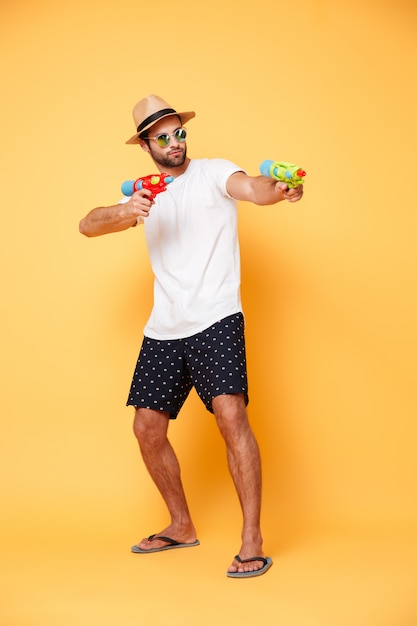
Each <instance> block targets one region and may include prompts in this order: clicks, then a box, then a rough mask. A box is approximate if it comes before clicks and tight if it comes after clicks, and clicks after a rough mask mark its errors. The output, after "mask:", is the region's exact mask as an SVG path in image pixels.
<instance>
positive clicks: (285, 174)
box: [260, 161, 306, 187]
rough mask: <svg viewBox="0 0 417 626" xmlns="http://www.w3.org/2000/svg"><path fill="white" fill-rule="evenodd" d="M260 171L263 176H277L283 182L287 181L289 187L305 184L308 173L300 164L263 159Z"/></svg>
mask: <svg viewBox="0 0 417 626" xmlns="http://www.w3.org/2000/svg"><path fill="white" fill-rule="evenodd" d="M260 172H261V174H262V176H266V177H267V178H275V179H276V180H279V181H280V182H281V183H286V184H287V185H288V187H298V185H303V184H304V176H305V175H306V172H305V171H304V170H303V169H302V168H301V167H299V165H294V163H287V162H286V161H262V163H261V166H260Z"/></svg>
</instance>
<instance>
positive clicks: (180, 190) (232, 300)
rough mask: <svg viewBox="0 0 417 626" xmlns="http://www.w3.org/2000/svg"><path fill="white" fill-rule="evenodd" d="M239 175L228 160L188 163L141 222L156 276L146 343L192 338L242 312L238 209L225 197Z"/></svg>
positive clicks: (158, 196) (234, 166) (159, 195)
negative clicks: (232, 179)
mask: <svg viewBox="0 0 417 626" xmlns="http://www.w3.org/2000/svg"><path fill="white" fill-rule="evenodd" d="M238 171H242V170H241V168H239V167H238V166H237V165H235V164H234V163H232V162H230V161H226V160H224V159H197V160H191V161H190V164H189V166H188V168H187V170H186V171H185V173H184V174H182V175H181V176H179V177H178V178H175V180H174V181H173V182H172V183H170V184H169V185H168V186H167V189H166V191H164V192H163V193H160V194H158V195H157V196H156V199H155V204H154V206H153V207H152V210H151V212H150V215H149V217H147V218H146V219H145V220H144V226H145V233H146V242H147V246H148V251H149V257H150V261H151V265H152V269H153V272H154V276H155V281H154V306H153V309H152V312H151V315H150V317H149V319H148V321H147V323H146V326H145V329H144V334H145V336H147V337H150V338H153V339H180V338H184V337H190V336H191V335H194V334H196V333H198V332H201V331H202V330H204V329H206V328H208V327H209V326H211V324H213V323H215V322H217V321H219V320H220V319H222V318H224V317H226V316H228V315H233V314H235V313H238V312H240V311H241V310H242V305H241V299H240V251H239V241H238V230H237V202H236V201H235V200H234V199H233V198H231V197H230V196H229V194H228V193H227V191H226V182H227V180H228V178H229V177H230V176H231V174H233V173H235V172H238Z"/></svg>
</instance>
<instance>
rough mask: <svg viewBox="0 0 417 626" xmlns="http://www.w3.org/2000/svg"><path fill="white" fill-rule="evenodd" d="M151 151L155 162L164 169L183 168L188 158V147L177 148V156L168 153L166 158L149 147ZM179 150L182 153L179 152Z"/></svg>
mask: <svg viewBox="0 0 417 626" xmlns="http://www.w3.org/2000/svg"><path fill="white" fill-rule="evenodd" d="M149 149H150V152H151V156H152V158H153V160H154V161H155V162H156V163H158V164H159V165H162V166H163V167H181V165H184V163H185V159H186V158H187V148H186V146H184V147H181V148H177V150H176V151H175V154H171V153H169V152H168V153H167V154H166V155H164V156H162V155H161V154H156V153H155V152H154V151H153V150H152V148H151V147H149ZM179 150H180V151H181V152H178V151H179Z"/></svg>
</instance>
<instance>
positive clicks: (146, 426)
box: [133, 408, 169, 443]
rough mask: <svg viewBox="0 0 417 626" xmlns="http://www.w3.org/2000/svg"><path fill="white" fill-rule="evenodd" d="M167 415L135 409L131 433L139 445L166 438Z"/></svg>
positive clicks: (149, 410)
mask: <svg viewBox="0 0 417 626" xmlns="http://www.w3.org/2000/svg"><path fill="white" fill-rule="evenodd" d="M168 421H169V415H168V413H164V412H162V411H153V410H152V409H141V408H137V409H136V412H135V418H134V420H133V432H134V434H135V437H136V439H137V440H138V441H139V443H144V442H146V441H154V442H155V441H156V440H157V439H159V438H164V437H166V433H167V429H168Z"/></svg>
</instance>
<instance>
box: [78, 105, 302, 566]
mask: <svg viewBox="0 0 417 626" xmlns="http://www.w3.org/2000/svg"><path fill="white" fill-rule="evenodd" d="M194 116H195V113H194V112H193V111H188V112H177V111H175V110H174V109H173V108H172V107H171V106H170V105H169V104H168V103H167V102H165V101H164V100H163V99H162V98H160V97H159V96H155V95H150V96H148V97H146V98H144V99H143V100H140V101H139V102H138V103H137V104H136V105H135V107H134V109H133V118H134V122H135V126H136V129H137V130H136V133H135V134H134V135H133V137H131V138H130V139H129V140H128V141H127V142H126V143H129V144H139V145H140V147H141V148H142V149H143V150H144V151H145V152H147V153H148V154H149V156H150V157H151V159H152V161H153V164H154V166H155V167H156V168H157V169H158V170H159V172H165V173H166V174H167V175H169V176H172V177H173V179H174V180H173V182H171V183H170V184H169V185H168V186H167V189H166V190H165V191H164V192H162V193H159V194H158V195H157V196H156V197H155V199H154V200H152V199H151V197H150V196H151V192H150V191H149V190H147V189H141V190H139V191H136V192H135V193H133V195H132V196H131V197H130V198H124V200H123V201H122V202H121V203H119V204H117V205H115V206H109V207H100V208H97V209H93V210H92V211H90V213H88V214H87V215H86V217H85V218H84V219H82V220H81V222H80V231H81V233H83V234H84V235H86V236H87V237H94V236H97V235H104V234H106V233H112V232H117V231H122V230H126V229H128V228H131V227H135V226H136V225H137V224H144V227H145V233H146V241H147V247H148V252H149V255H150V260H151V264H152V269H153V273H154V306H153V309H152V312H151V315H150V318H149V320H148V322H147V324H146V326H145V329H144V340H143V344H142V347H141V350H140V354H139V358H138V363H137V366H136V370H135V372H134V375H133V380H132V385H131V389H130V393H129V398H128V401H127V404H128V405H132V406H134V407H135V409H136V412H135V418H134V433H135V435H136V437H137V440H138V443H139V447H140V451H141V454H142V457H143V460H144V463H145V465H146V467H147V470H148V471H149V473H150V475H151V477H152V479H153V481H154V482H155V484H156V486H157V488H158V489H159V491H160V493H161V495H162V497H163V499H164V501H165V503H166V505H167V508H168V511H169V513H170V516H171V521H170V524H169V525H168V526H167V527H166V528H165V529H164V530H162V531H161V532H160V533H157V534H155V535H151V536H150V537H148V538H146V539H142V541H140V542H139V543H138V544H137V545H135V546H133V547H132V551H133V552H136V553H144V552H155V551H161V550H167V549H173V548H183V547H192V546H196V545H198V544H199V542H198V539H197V536H196V530H195V528H194V525H193V522H192V519H191V515H190V512H189V509H188V505H187V500H186V497H185V494H184V490H183V486H182V482H181V477H180V468H179V465H178V461H177V458H176V456H175V453H174V450H173V449H172V447H171V444H170V442H169V440H168V438H167V431H168V424H169V419H175V418H176V417H177V415H178V413H179V411H180V408H181V406H182V404H183V403H184V401H185V399H186V397H187V396H188V393H189V391H190V389H191V387H192V386H194V387H195V389H196V390H197V393H198V394H199V396H200V398H201V400H202V401H203V402H204V404H205V406H206V408H207V409H208V410H209V411H210V412H212V413H213V414H214V416H215V419H216V422H217V425H218V427H219V430H220V433H221V435H222V436H223V438H224V441H225V444H226V451H227V459H228V465H229V469H230V473H231V476H232V479H233V481H234V485H235V488H236V491H237V494H238V497H239V501H240V505H241V508H242V514H243V528H242V543H241V547H240V550H239V553H238V555H236V557H235V558H234V560H233V562H232V564H231V565H230V566H229V568H228V570H227V575H228V576H230V577H240V578H242V577H250V576H259V575H260V574H263V573H265V572H266V571H267V569H268V568H269V567H270V566H271V564H272V559H271V558H270V557H266V556H265V554H264V552H263V547H262V546H263V539H262V534H261V526H260V512H261V462H260V455H259V449H258V445H257V442H256V440H255V437H254V435H253V433H252V430H251V427H250V425H249V421H248V415H247V411H246V406H247V404H248V387H247V376H246V360H245V342H244V321H243V314H242V306H241V301H240V257H239V242H238V237H237V201H240V200H241V201H250V202H253V203H254V204H257V205H269V204H274V203H277V202H280V201H282V200H288V201H289V202H296V201H298V200H300V199H301V197H302V195H303V188H302V186H299V187H298V188H296V189H289V188H288V187H287V185H286V184H284V183H281V182H277V181H275V180H274V179H272V178H266V177H263V176H257V177H251V176H248V175H247V174H246V173H245V172H244V171H242V170H241V169H240V168H239V167H238V166H236V165H235V164H233V163H231V162H229V161H226V160H223V159H198V160H196V159H193V160H191V159H190V158H189V157H188V156H187V145H186V141H185V140H186V133H187V131H186V130H185V129H184V128H183V124H185V123H186V122H187V121H189V120H190V119H192V118H193V117H194Z"/></svg>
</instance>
